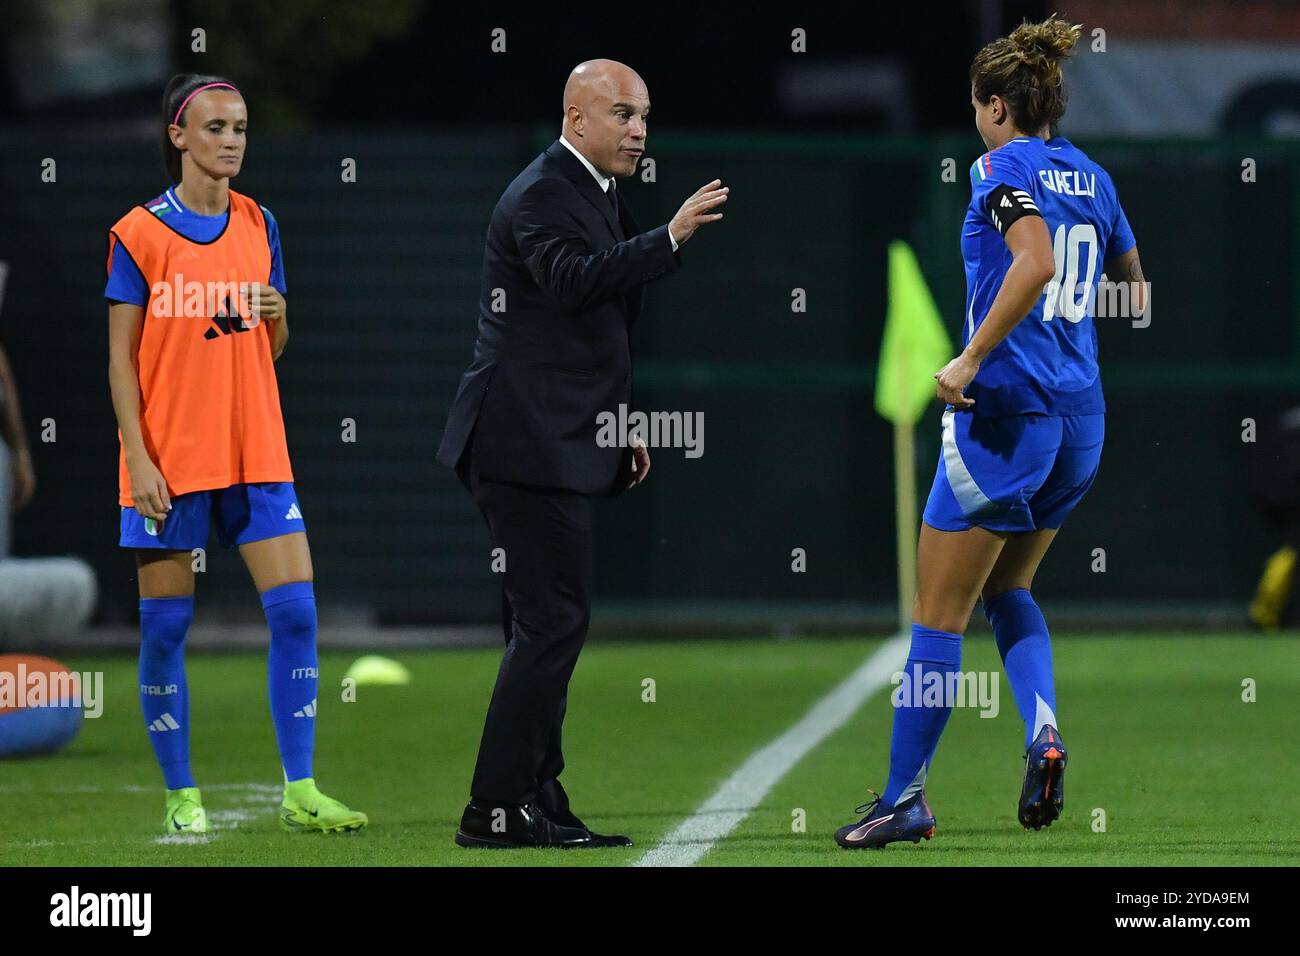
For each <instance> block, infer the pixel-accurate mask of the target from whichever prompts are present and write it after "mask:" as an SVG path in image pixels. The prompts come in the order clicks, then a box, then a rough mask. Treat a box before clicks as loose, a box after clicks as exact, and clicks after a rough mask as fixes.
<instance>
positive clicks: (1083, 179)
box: [961, 136, 1136, 416]
mask: <svg viewBox="0 0 1300 956" xmlns="http://www.w3.org/2000/svg"><path fill="white" fill-rule="evenodd" d="M970 175H971V201H970V206H969V207H968V208H967V210H966V219H965V222H964V223H963V224H962V233H961V253H962V259H963V260H964V261H965V265H966V315H965V317H964V321H963V323H962V342H963V344H964V343H966V342H969V341H970V339H971V336H973V335H974V334H975V330H976V329H978V328H979V326H980V323H981V322H982V321H983V320H984V316H985V315H987V314H988V311H989V308H990V307H991V306H992V305H993V300H994V298H995V297H996V296H997V293H998V290H999V289H1000V288H1001V287H1002V280H1003V278H1004V277H1005V276H1006V274H1007V269H1008V268H1010V266H1011V250H1010V249H1008V248H1007V245H1006V242H1005V241H1004V240H1003V238H1002V226H1003V222H1002V221H1001V220H1000V219H999V217H998V213H999V207H1002V206H1006V207H1008V211H1011V210H1010V206H1011V204H1013V203H1020V204H1021V205H1022V206H1023V207H1024V209H1037V211H1038V212H1039V214H1040V215H1041V216H1042V217H1043V219H1044V221H1045V222H1046V223H1047V230H1048V232H1049V233H1050V234H1051V236H1052V248H1053V251H1054V257H1055V260H1056V276H1055V278H1054V279H1053V280H1052V281H1051V282H1049V283H1048V285H1047V286H1046V287H1045V289H1044V292H1043V295H1042V296H1040V297H1039V299H1038V301H1037V302H1036V303H1035V304H1034V307H1033V308H1032V309H1031V310H1030V312H1029V314H1028V315H1026V316H1025V317H1024V318H1023V319H1022V320H1021V321H1020V322H1019V324H1017V325H1016V326H1015V328H1013V329H1012V330H1011V332H1010V334H1009V335H1007V337H1006V338H1005V339H1003V340H1002V342H1000V343H999V344H998V345H997V346H996V347H995V348H994V349H993V350H992V351H991V352H990V353H989V354H988V356H987V357H986V358H985V360H984V362H983V363H982V364H981V366H980V370H979V372H978V373H977V374H976V376H975V379H974V381H972V382H971V384H970V385H969V386H968V387H967V388H966V391H965V394H966V396H967V397H968V398H973V399H974V400H975V408H974V411H975V413H976V414H978V415H993V416H1001V415H1024V414H1034V413H1037V414H1045V415H1089V414H1095V413H1098V412H1104V411H1105V410H1106V405H1105V401H1104V399H1103V398H1102V392H1101V376H1100V373H1099V370H1098V368H1097V328H1096V325H1095V324H1094V321H1093V317H1094V308H1095V304H1096V296H1097V285H1098V283H1099V281H1100V279H1101V273H1102V264H1103V263H1104V262H1106V261H1107V260H1109V259H1111V258H1113V257H1114V256H1117V255H1120V254H1122V253H1124V252H1127V251H1128V250H1129V249H1131V248H1133V246H1134V245H1135V244H1136V241H1135V240H1134V238H1133V232H1132V230H1131V229H1129V224H1128V220H1127V219H1126V218H1125V216H1124V210H1123V209H1121V208H1120V204H1119V200H1118V198H1117V197H1116V195H1115V186H1114V184H1113V183H1112V182H1111V180H1110V176H1109V175H1107V173H1106V171H1105V170H1104V169H1102V168H1101V167H1100V166H1098V165H1097V164H1096V163H1095V162H1093V161H1092V160H1091V159H1089V158H1088V157H1087V156H1086V155H1085V154H1084V152H1083V151H1082V150H1080V149H1078V148H1076V147H1075V146H1074V145H1073V144H1072V143H1070V142H1069V140H1067V139H1065V138H1063V137H1060V136H1058V137H1056V138H1054V139H1050V140H1047V141H1044V140H1042V139H1039V138H1038V137H1020V138H1018V139H1013V140H1011V141H1009V142H1008V143H1006V144H1005V145H1003V146H1001V147H999V148H998V149H995V150H993V151H992V152H989V153H985V154H984V155H983V156H981V157H980V158H979V159H978V160H976V161H975V163H974V165H972V166H971V171H970ZM999 187H1005V188H1001V189H999ZM1016 211H1018V210H1016Z"/></svg>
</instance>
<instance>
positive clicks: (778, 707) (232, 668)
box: [0, 634, 1300, 866]
mask: <svg viewBox="0 0 1300 956" xmlns="http://www.w3.org/2000/svg"><path fill="white" fill-rule="evenodd" d="M878 646H879V641H874V640H872V641H868V640H849V639H833V640H815V639H799V640H784V641H779V640H744V641H741V640H735V641H733V640H699V641H679V642H654V643H618V644H615V643H593V644H592V645H590V646H589V647H588V648H587V649H586V650H585V651H584V653H583V657H582V660H581V661H580V663H579V665H578V669H577V672H576V674H575V676H574V680H573V684H572V686H571V689H570V695H569V718H568V721H567V725H566V733H565V752H566V756H567V759H568V762H569V767H568V769H567V770H566V771H565V775H564V780H565V784H566V786H567V788H568V790H569V793H570V795H571V796H572V798H573V801H574V808H575V809H576V810H577V812H578V813H579V814H580V815H582V816H583V817H584V819H586V820H587V822H588V823H589V824H591V825H592V826H594V827H595V828H597V829H600V830H604V831H606V832H622V833H627V834H629V835H631V836H632V837H633V839H635V840H636V841H637V846H636V847H635V848H633V849H630V850H598V851H575V852H567V853H566V852H561V851H553V850H552V851H538V850H524V851H510V852H494V851H482V850H478V851H473V850H463V849H461V848H459V847H456V846H455V845H454V844H453V843H452V834H453V832H454V830H455V826H456V822H457V820H458V819H459V816H460V811H461V809H462V807H463V806H464V803H465V800H466V798H467V791H468V786H469V778H470V773H471V769H472V766H473V759H474V752H475V749H476V747H477V745H478V740H479V733H480V730H481V727H482V719H483V714H484V711H485V709H486V706H487V701H488V697H489V694H490V692H491V687H492V682H493V679H494V677H495V673H496V667H497V664H498V662H499V660H500V652H499V650H498V649H496V648H493V649H481V650H480V649H474V650H444V651H428V652H419V653H397V654H394V655H393V656H395V657H397V658H398V659H399V660H401V661H403V662H404V663H405V664H407V665H408V666H409V667H410V669H411V670H412V672H413V674H414V680H413V682H412V683H411V684H410V685H409V686H405V687H361V688H359V689H358V692H357V700H356V701H355V702H343V701H342V700H341V699H340V697H341V689H340V682H341V679H342V676H343V673H344V671H345V669H346V667H347V665H348V663H349V662H350V660H351V659H352V656H353V655H349V654H343V653H327V654H324V655H322V658H321V684H320V696H319V712H318V719H317V756H316V778H317V781H318V783H319V784H320V786H321V788H322V789H323V790H324V791H325V792H326V793H329V794H331V795H334V796H337V797H338V798H339V799H341V800H343V801H344V802H346V803H348V804H350V805H351V806H354V807H356V808H358V809H361V810H365V811H366V812H367V813H368V814H369V815H370V820H371V824H370V826H369V827H368V828H367V829H366V830H365V831H363V832H361V833H359V834H354V835H340V836H324V835H298V834H287V833H282V832H281V831H280V830H279V829H278V827H277V823H276V816H275V808H276V806H277V805H278V802H279V796H278V793H279V783H280V779H281V778H280V770H279V764H278V761H277V759H276V753H275V739H274V735H273V731H272V727H271V722H270V718H269V716H268V714H267V705H266V679H265V658H264V657H263V656H262V655H260V654H246V655H245V654H241V655H216V654H198V653H195V654H191V656H190V659H189V680H190V706H191V723H192V732H191V752H192V758H193V766H194V771H195V776H196V778H197V780H198V783H199V786H200V787H202V788H203V791H204V802H205V804H206V806H207V808H208V811H209V814H210V818H211V820H212V822H213V824H214V826H215V833H214V834H213V835H211V836H210V837H209V838H208V839H207V840H206V842H202V843H166V842H161V840H162V839H163V838H162V831H161V827H160V823H161V820H162V806H163V804H162V784H161V778H160V775H159V773H158V770H157V768H156V766H155V764H154V761H153V756H152V751H151V750H150V747H149V744H148V741H147V739H146V735H145V732H144V730H143V729H142V727H141V726H140V724H141V719H140V716H139V702H138V698H137V693H136V677H135V662H134V661H133V660H131V659H129V658H125V657H115V658H98V659H97V658H77V657H69V658H65V663H66V664H67V665H68V666H69V667H70V668H71V669H73V670H78V671H82V670H102V671H104V672H105V691H104V694H105V705H104V714H103V716H102V717H101V718H99V719H97V720H87V721H86V722H85V723H84V725H83V728H82V731H81V734H80V736H79V737H78V738H77V740H76V741H75V742H74V744H73V745H72V746H71V747H70V748H69V749H68V750H67V751H65V752H64V753H62V754H60V755H57V756H54V757H48V758H39V759H28V760H16V761H4V762H0V821H3V825H2V826H0V866H11V865H47V864H48V865H64V866H86V865H91V866H101V865H102V866H110V865H139V866H156V865H196V866H219V865H278V864H290V865H295V866H303V865H349V864H365V865H476V866H478V865H481V866H501V865H509V866H519V865H586V866H591V865H602V866H603V865H611V866H619V865H627V864H630V863H632V862H634V861H635V860H636V859H637V858H638V857H639V856H640V855H641V854H642V853H644V852H645V851H646V850H648V849H650V848H652V847H653V846H654V845H655V844H656V843H657V842H658V840H659V839H660V838H661V837H663V836H664V835H665V834H667V833H668V832H669V831H671V830H672V829H673V827H674V826H676V824H678V823H679V822H680V821H681V820H682V819H684V818H685V817H687V816H688V815H689V814H690V813H691V812H692V811H693V810H694V809H695V808H696V807H697V806H699V804H700V803H702V802H703V801H704V800H705V799H706V798H708V797H709V795H710V794H711V793H712V792H713V790H714V789H715V788H716V787H717V785H718V784H719V783H721V781H722V780H724V779H725V778H726V777H727V776H728V775H729V774H730V773H731V772H732V771H733V770H734V769H735V768H736V767H737V766H739V765H740V764H741V763H742V762H743V761H744V760H745V758H746V757H747V756H749V754H750V753H752V752H753V751H754V750H756V749H757V748H759V747H761V746H762V745H764V744H765V743H767V742H768V741H770V740H772V739H773V738H774V737H776V736H778V735H779V734H781V733H782V732H783V731H784V730H785V729H786V728H788V727H789V726H790V725H791V724H792V723H793V722H795V721H796V720H798V719H799V718H800V717H801V716H802V715H803V714H804V713H805V712H806V711H807V709H808V708H809V706H810V705H811V704H812V703H813V702H814V701H816V700H817V699H818V698H820V697H821V696H822V695H823V694H824V693H826V691H828V690H829V689H830V688H831V687H833V686H834V685H835V684H837V683H838V682H839V681H840V680H841V679H842V678H843V677H844V676H845V675H847V674H848V673H849V672H850V671H851V670H852V669H853V668H854V667H856V666H857V665H858V664H859V663H860V662H861V661H862V660H864V659H865V658H866V657H867V655H868V654H870V653H871V652H872V651H873V650H874V649H875V648H876V647H878ZM1298 651H1300V640H1297V639H1296V638H1294V637H1276V638H1267V637H1258V636H1252V635H1245V634H1222V635H1173V634H1165V635H1122V636H1121V635H1109V636H1104V637H1103V636H1074V637H1065V638H1060V639H1057V640H1056V641H1055V657H1056V674H1057V696H1058V705H1059V706H1058V716H1059V717H1060V720H1061V729H1062V732H1063V734H1064V736H1065V740H1066V743H1067V745H1068V746H1069V748H1070V770H1069V774H1068V777H1067V785H1066V810H1065V815H1064V817H1063V818H1062V819H1061V820H1059V821H1058V822H1057V823H1056V824H1055V825H1054V826H1052V827H1051V829H1049V830H1044V831H1041V832H1038V833H1031V832H1026V831H1024V830H1022V829H1021V828H1020V827H1019V825H1018V824H1017V823H1016V818H1015V805H1016V797H1017V794H1018V790H1019V782H1020V771H1021V762H1022V757H1021V751H1022V742H1023V741H1022V729H1021V723H1020V718H1019V716H1018V714H1017V713H1016V710H1015V704H1014V702H1013V700H1012V698H1011V694H1010V690H1009V688H1008V687H1007V685H1006V682H1005V678H1003V679H1002V683H1001V688H1000V694H999V704H1000V713H999V715H998V716H997V717H996V718H992V719H989V718H981V717H980V716H979V713H978V711H977V710H974V709H964V710H962V709H959V710H957V711H955V712H954V714H953V717H952V719H951V721H950V722H949V724H948V730H947V732H946V734H945V735H944V738H943V742H942V743H941V744H940V746H939V751H938V754H937V756H936V761H935V765H934V769H933V771H932V773H931V775H930V780H929V783H928V785H927V793H928V795H929V798H930V802H931V805H932V806H933V808H934V810H935V814H936V816H937V817H938V821H939V822H938V834H937V836H936V837H935V839H933V840H931V841H929V842H928V843H922V844H920V845H919V846H912V845H910V844H906V845H895V846H891V847H889V848H888V849H886V850H885V851H883V852H864V851H856V852H854V851H845V850H841V849H839V848H838V847H837V846H836V845H835V844H834V842H833V840H832V838H831V834H832V833H833V832H834V830H835V828H836V827H837V826H839V825H841V824H843V823H846V822H848V821H849V820H850V819H852V818H853V816H854V814H853V807H854V805H855V804H856V803H858V802H861V801H862V800H863V799H864V798H865V796H866V792H865V788H866V787H868V786H871V787H873V788H875V789H877V790H879V789H883V784H884V779H885V774H886V769H887V761H888V752H889V726H890V718H891V708H890V705H889V703H888V694H887V692H888V690H889V688H886V689H885V690H882V691H880V692H878V693H877V694H876V695H875V696H873V697H872V698H871V699H870V700H869V701H868V702H867V704H866V705H865V706H864V707H863V708H862V709H861V710H860V711H859V712H858V713H857V714H856V715H855V716H854V718H853V719H852V720H851V721H850V722H849V723H848V724H847V725H846V726H845V727H843V728H842V729H841V730H839V731H838V732H836V733H835V734H833V735H831V736H830V737H829V738H827V739H826V740H825V741H824V742H823V743H822V744H821V745H820V746H819V747H817V748H815V749H814V750H813V751H812V752H811V753H810V754H808V756H807V757H806V758H805V759H804V760H802V761H801V762H800V763H798V764H797V765H795V767H794V768H793V769H792V770H791V771H790V773H789V774H788V775H787V776H786V777H785V778H784V779H783V780H782V781H781V782H779V783H778V784H777V785H776V787H775V788H774V789H773V790H772V792H771V793H769V794H768V795H767V797H766V798H764V799H763V801H762V802H761V803H760V804H759V806H758V807H757V808H756V809H755V810H754V812H753V813H752V814H751V815H750V816H749V817H748V818H747V819H746V820H744V821H743V822H742V823H741V824H740V825H739V827H737V829H736V830H734V831H733V832H732V833H731V835H730V836H728V837H727V838H725V839H724V840H722V841H721V842H720V843H719V844H718V845H717V846H715V847H714V848H713V850H712V851H711V852H709V853H708V854H707V855H706V856H705V857H704V858H703V860H702V861H701V863H700V865H704V866H747V865H769V866H770V865H777V866H780V865H812V866H911V865H921V866H943V865H1042V864H1047V865H1051V864H1063V865H1082V866H1113V865H1124V866H1129V865H1138V866H1141V865H1162V864H1183V865H1193V866H1201V865H1204V866H1211V865H1214V866H1217V865H1249V864H1270V865H1278V864H1281V865H1296V864H1297V863H1300V819H1298V816H1297V814H1296V813H1295V804H1296V802H1297V797H1296V794H1297V793H1300V761H1297V760H1296V759H1295V758H1294V755H1293V754H1291V753H1290V752H1289V751H1288V750H1286V748H1287V746H1288V744H1289V737H1288V735H1287V732H1286V728H1288V727H1293V726H1294V720H1295V713H1296V709H1295V708H1296V701H1297V700H1298V699H1300V669H1298V668H1296V667H1294V666H1287V662H1294V661H1295V660H1296V659H1297V657H1298V654H1297V652H1298ZM963 667H964V668H965V669H966V670H990V671H992V670H1000V663H999V661H998V660H997V653H996V650H995V648H994V647H993V642H992V640H991V638H990V637H989V636H987V635H975V636H972V637H971V638H969V639H968V640H967V642H966V652H965V659H964V661H963ZM645 678H653V679H654V681H655V697H656V699H655V701H654V702H652V703H647V702H644V701H643V700H642V696H643V691H642V682H643V680H644V679H645ZM1245 678H1253V679H1254V681H1255V682H1256V684H1257V696H1258V699H1257V701H1256V702H1253V703H1247V702H1243V700H1242V681H1243V680H1244V679H1245ZM798 811H802V813H801V814H800V813H798ZM1098 811H1100V812H1104V815H1105V829H1104V832H1097V830H1096V829H1095V828H1094V820H1095V819H1099V817H1098V816H1097V814H1098ZM800 817H802V818H803V819H804V820H806V829H804V830H803V831H802V832H800V831H799V828H798V827H797V825H796V821H797V819H799V818H800Z"/></svg>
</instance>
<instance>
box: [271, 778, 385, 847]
mask: <svg viewBox="0 0 1300 956" xmlns="http://www.w3.org/2000/svg"><path fill="white" fill-rule="evenodd" d="M369 822H370V819H369V817H367V816H366V815H365V814H364V813H362V812H361V811H359V810H349V809H348V808H347V807H345V806H344V805H343V804H341V803H339V802H338V801H337V800H335V799H333V798H331V797H327V796H325V794H323V793H321V792H320V791H319V790H317V789H316V781H315V780H314V779H313V778H312V777H304V778H303V779H302V780H294V781H293V782H292V783H286V784H285V785H284V801H283V802H282V803H281V804H280V826H281V828H283V829H285V830H290V831H292V832H294V833H308V832H312V831H315V832H318V833H344V832H347V831H349V830H360V829H361V828H362V827H364V826H365V825H366V824H367V823H369Z"/></svg>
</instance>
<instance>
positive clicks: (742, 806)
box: [633, 634, 911, 866]
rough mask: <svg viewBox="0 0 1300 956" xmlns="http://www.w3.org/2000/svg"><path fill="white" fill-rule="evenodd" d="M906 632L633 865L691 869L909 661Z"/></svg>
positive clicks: (758, 752)
mask: <svg viewBox="0 0 1300 956" xmlns="http://www.w3.org/2000/svg"><path fill="white" fill-rule="evenodd" d="M910 643H911V635H910V634H900V635H898V636H896V637H893V638H891V639H890V640H888V641H886V642H885V643H884V645H882V646H881V647H880V648H879V649H878V650H877V651H876V652H875V653H874V654H872V655H871V656H870V657H868V658H867V659H866V660H865V661H864V662H863V663H862V665H861V666H860V667H859V668H858V669H857V670H856V671H854V672H853V673H852V674H850V675H849V676H848V677H847V678H846V679H845V680H844V681H842V682H841V683H840V684H839V685H838V686H837V687H835V688H833V689H832V690H830V691H829V692H827V693H826V694H825V695H824V696H823V697H822V698H821V699H820V700H818V701H817V702H816V703H815V704H813V706H812V708H811V709H810V710H809V711H808V713H806V714H804V716H803V718H802V719H801V720H800V721H799V722H798V723H797V724H795V725H794V726H793V727H791V728H790V729H789V730H787V731H786V732H785V733H783V734H782V735H781V736H780V737H777V738H776V739H775V740H773V741H772V742H771V743H770V744H768V745H767V746H765V747H763V748H762V749H761V750H756V751H754V753H752V754H751V755H750V757H749V759H748V760H746V761H745V762H744V763H743V764H741V765H740V767H739V768H738V769H737V770H736V771H735V773H733V774H732V775H731V776H730V777H728V778H727V779H726V780H725V781H723V783H722V785H721V786H720V787H718V789H717V790H716V791H714V793H713V796H711V797H709V799H707V800H705V801H704V803H702V804H700V806H699V808H698V809H697V810H696V811H695V812H694V813H693V814H691V815H690V816H689V817H687V818H686V819H685V820H683V821H682V822H681V823H680V824H678V825H677V828H676V829H675V830H673V831H672V832H671V833H669V834H668V835H667V836H666V837H664V838H663V839H662V840H661V841H659V845H658V846H656V847H655V848H654V849H653V850H650V851H649V852H647V853H646V854H645V856H643V857H641V858H640V859H639V860H637V861H636V863H634V864H633V865H634V866H693V865H694V864H695V863H697V862H699V860H700V858H701V857H703V856H704V854H706V853H708V852H709V851H710V850H711V849H713V846H714V844H716V843H717V842H718V841H719V840H721V839H722V838H723V837H725V836H726V835H727V834H728V833H730V832H731V831H732V830H734V829H735V828H736V827H737V826H738V825H739V824H740V822H741V821H742V820H744V819H745V817H747V816H749V814H750V813H751V812H752V811H753V809H754V808H755V807H756V806H758V804H759V803H761V802H762V800H763V798H764V797H765V796H767V794H768V792H769V791H770V790H771V789H772V788H773V787H774V786H776V784H777V783H779V782H780V780H781V778H782V777H784V776H785V775H786V774H787V773H789V772H790V769H791V768H792V767H793V766H794V765H795V764H797V763H798V762H799V761H800V760H802V759H803V758H804V756H805V755H806V754H808V753H809V751H811V750H812V749H813V748H814V747H816V746H817V745H818V744H820V743H821V742H822V741H823V740H825V739H826V738H827V737H829V736H830V735H831V734H833V733H835V731H837V730H839V729H840V728H841V727H842V726H844V724H845V723H846V722H847V721H848V719H849V718H850V717H852V716H853V715H854V714H855V713H857V711H858V708H859V707H861V706H862V705H863V704H864V703H866V701H867V698H869V697H870V696H871V695H872V694H874V693H875V692H876V691H878V690H880V689H881V688H882V687H885V686H886V685H887V684H888V683H889V678H890V677H891V676H892V675H893V674H894V673H895V672H896V671H899V670H901V669H902V667H903V664H904V663H905V662H906V660H907V649H908V646H909V644H910Z"/></svg>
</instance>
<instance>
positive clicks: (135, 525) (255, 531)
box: [118, 481, 307, 551]
mask: <svg viewBox="0 0 1300 956" xmlns="http://www.w3.org/2000/svg"><path fill="white" fill-rule="evenodd" d="M171 501H172V510H171V511H169V512H168V513H167V517H166V518H164V519H163V520H162V521H154V519H152V518H146V517H144V516H143V515H141V514H140V513H139V512H138V511H136V510H135V509H134V508H123V509H122V536H121V538H120V540H119V541H118V544H119V545H121V546H122V547H124V548H161V549H165V550H171V551H193V550H194V549H195V548H206V547H207V546H208V532H209V531H210V530H211V529H212V527H213V526H214V525H215V527H216V532H217V540H218V541H219V542H220V543H221V546H222V547H223V548H230V547H234V546H236V545H241V544H248V543H249V542H251V541H262V540H264V539H266V538H278V537H279V536H280V535H282V534H293V533H294V532H295V531H306V530H307V525H306V522H304V521H303V517H302V511H301V509H299V507H298V498H297V495H296V494H295V493H294V490H293V482H291V481H267V482H260V483H256V484H244V485H231V486H230V487H229V488H217V489H213V490H212V491H192V492H190V493H189V494H185V495H177V496H176V497H175V498H173V499H172V500H171Z"/></svg>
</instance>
